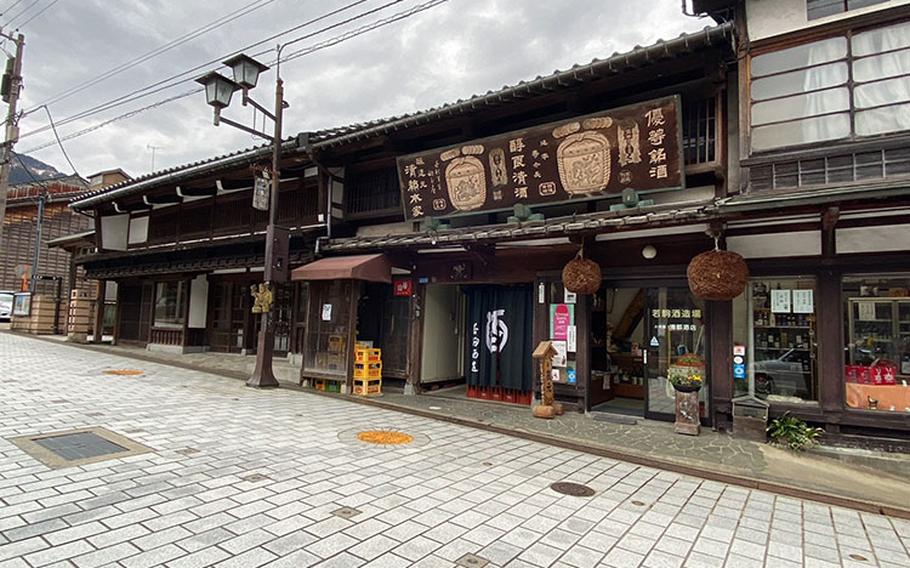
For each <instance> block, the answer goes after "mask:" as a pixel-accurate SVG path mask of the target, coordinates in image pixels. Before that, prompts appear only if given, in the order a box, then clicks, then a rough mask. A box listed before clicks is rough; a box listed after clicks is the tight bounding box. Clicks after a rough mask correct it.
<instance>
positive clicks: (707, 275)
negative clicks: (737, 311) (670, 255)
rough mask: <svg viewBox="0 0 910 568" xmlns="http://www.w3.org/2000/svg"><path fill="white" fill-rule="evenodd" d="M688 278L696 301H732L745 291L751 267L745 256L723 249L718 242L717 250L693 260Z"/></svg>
mask: <svg viewBox="0 0 910 568" xmlns="http://www.w3.org/2000/svg"><path fill="white" fill-rule="evenodd" d="M686 275H687V276H688V277H689V289H690V290H691V291H692V294H694V295H695V297H696V298H700V299H702V300H732V299H733V298H735V297H737V296H739V295H740V294H742V293H743V291H744V290H745V289H746V282H747V281H748V280H749V267H748V266H747V265H746V260H745V259H744V258H743V257H742V256H740V255H738V254H736V253H735V252H730V251H728V250H720V248H719V247H718V246H717V239H715V244H714V250H709V251H707V252H703V253H701V254H699V255H698V256H696V257H695V258H693V259H692V261H691V262H689V267H688V268H687V269H686Z"/></svg>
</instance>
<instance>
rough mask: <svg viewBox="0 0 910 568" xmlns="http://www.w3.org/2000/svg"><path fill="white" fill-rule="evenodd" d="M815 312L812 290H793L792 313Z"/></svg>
mask: <svg viewBox="0 0 910 568" xmlns="http://www.w3.org/2000/svg"><path fill="white" fill-rule="evenodd" d="M814 312H815V298H814V297H813V295H812V290H793V313H794V314H811V313H814Z"/></svg>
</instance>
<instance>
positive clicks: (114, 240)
mask: <svg viewBox="0 0 910 568" xmlns="http://www.w3.org/2000/svg"><path fill="white" fill-rule="evenodd" d="M129 225H130V216H129V214H126V213H124V214H123V215H108V216H106V217H102V218H101V248H102V249H103V250H126V243H127V236H128V233H129Z"/></svg>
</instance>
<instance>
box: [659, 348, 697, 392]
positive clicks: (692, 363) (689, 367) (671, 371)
mask: <svg viewBox="0 0 910 568" xmlns="http://www.w3.org/2000/svg"><path fill="white" fill-rule="evenodd" d="M667 380H668V381H670V384H671V385H673V388H674V389H676V390H677V391H678V392H695V391H697V390H699V389H700V388H701V387H702V384H704V381H705V362H704V361H703V360H702V358H701V357H699V356H698V355H695V354H693V353H687V354H686V355H681V356H680V357H679V358H677V359H676V361H675V362H674V363H673V364H672V365H670V367H669V368H668V369H667Z"/></svg>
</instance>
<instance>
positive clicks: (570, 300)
mask: <svg viewBox="0 0 910 568" xmlns="http://www.w3.org/2000/svg"><path fill="white" fill-rule="evenodd" d="M564 296H565V298H564V299H565V302H564V303H566V304H574V303H575V302H576V301H577V300H578V294H576V293H575V292H569V291H568V290H566V291H565V294H564Z"/></svg>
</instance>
